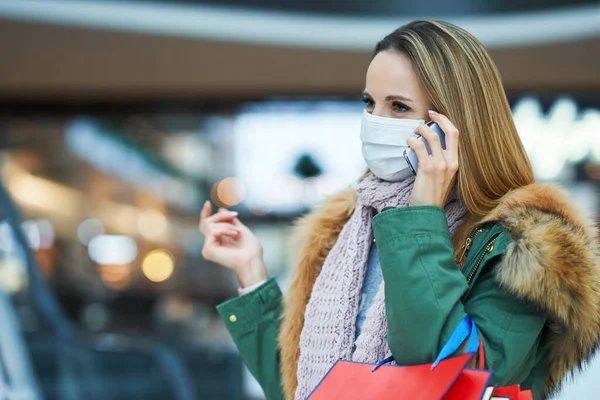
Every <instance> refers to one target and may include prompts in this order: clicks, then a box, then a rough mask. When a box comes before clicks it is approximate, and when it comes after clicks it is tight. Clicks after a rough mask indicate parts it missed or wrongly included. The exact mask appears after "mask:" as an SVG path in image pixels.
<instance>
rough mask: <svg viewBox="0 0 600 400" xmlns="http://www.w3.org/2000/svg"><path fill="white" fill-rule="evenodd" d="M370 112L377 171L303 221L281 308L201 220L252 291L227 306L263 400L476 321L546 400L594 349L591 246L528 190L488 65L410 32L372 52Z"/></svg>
mask: <svg viewBox="0 0 600 400" xmlns="http://www.w3.org/2000/svg"><path fill="white" fill-rule="evenodd" d="M364 100H365V103H366V109H365V114H364V116H363V124H362V128H361V139H362V140H363V155H364V156H365V160H366V162H367V165H368V166H369V167H370V171H372V173H371V172H369V173H368V174H367V175H366V176H365V177H363V179H361V180H360V181H359V183H358V185H357V188H355V189H353V190H349V191H347V192H345V193H341V194H339V195H336V196H333V197H332V198H330V199H328V200H327V201H326V202H325V204H324V205H323V206H322V207H321V208H320V210H318V211H316V212H314V213H313V214H311V215H309V216H307V217H305V218H304V219H303V220H301V221H300V222H299V224H298V226H297V237H298V238H299V242H298V248H299V249H300V254H299V257H298V264H297V267H296V270H295V272H294V274H295V275H294V278H293V281H292V284H291V287H290V289H289V293H288V296H287V300H286V302H285V305H284V302H283V299H282V295H281V292H280V290H279V287H278V286H277V284H276V283H275V281H274V280H273V279H267V271H266V269H265V266H264V263H263V260H262V249H261V246H260V243H259V242H258V240H257V239H256V237H255V236H254V235H253V234H252V233H251V232H250V230H248V228H247V227H245V226H244V225H243V224H242V223H241V222H240V221H239V220H238V219H237V217H236V214H235V213H232V212H229V211H227V210H220V211H219V212H218V213H216V214H214V215H211V214H212V211H211V206H210V205H209V204H207V205H205V207H204V209H203V211H202V215H201V222H200V228H201V230H202V232H204V234H205V235H206V243H205V246H204V249H203V254H204V256H205V257H206V258H207V259H209V260H212V261H215V262H217V263H220V264H222V265H224V266H226V267H229V268H231V269H232V270H234V271H235V272H236V274H237V276H238V279H239V282H240V285H241V287H242V289H241V295H240V296H239V297H237V298H235V299H232V300H229V301H228V302H226V303H224V304H222V305H220V306H219V307H218V309H219V312H220V313H221V315H222V316H223V319H224V321H225V324H226V325H227V328H228V329H229V331H230V333H231V335H232V336H233V339H234V340H235V342H236V344H237V346H238V348H239V350H240V353H241V354H242V357H243V359H244V360H245V362H246V364H247V365H248V367H249V369H250V371H251V372H252V373H253V375H254V376H255V377H256V379H257V380H258V382H259V383H260V384H261V386H262V388H263V389H264V391H265V394H266V396H267V398H269V399H282V398H285V399H293V398H295V399H304V398H306V397H307V396H308V395H309V394H310V392H311V391H312V390H313V389H314V387H315V386H316V385H317V384H318V382H319V381H320V379H321V378H322V377H323V376H324V374H325V373H326V372H327V370H328V369H329V368H330V367H331V366H332V364H333V363H334V362H335V361H336V360H338V359H351V360H355V361H360V362H376V361H378V360H381V359H383V358H385V357H386V356H389V355H392V356H393V357H394V359H395V360H396V362H397V363H398V364H405V365H410V364H419V363H429V362H432V361H433V360H434V359H435V358H436V355H437V354H438V353H439V351H440V349H441V348H442V347H443V346H444V344H445V343H446V341H447V340H448V338H449V336H450V335H451V334H452V332H453V331H454V329H455V328H456V326H457V325H458V323H459V322H460V321H461V319H463V317H465V316H466V315H468V316H470V317H471V318H472V319H473V320H474V321H475V325H476V327H477V330H478V333H479V336H480V337H481V338H482V339H483V344H484V349H485V354H486V358H485V368H486V369H489V370H493V371H494V375H493V380H494V382H493V383H495V384H498V385H512V384H521V386H522V387H523V388H526V389H531V390H532V391H533V393H534V396H535V398H536V399H542V398H546V397H548V396H549V395H550V394H552V393H553V392H555V391H556V390H557V389H558V388H559V387H560V384H561V382H562V381H563V378H564V377H565V376H566V375H568V374H569V373H570V372H571V371H573V370H575V369H577V368H578V367H580V366H581V365H582V363H583V362H584V361H585V360H586V359H588V357H589V356H590V355H591V353H592V352H593V351H594V350H595V348H596V347H597V345H598V341H599V336H600V328H599V327H600V272H599V268H598V258H597V256H596V254H597V251H598V246H597V243H596V241H597V238H596V233H595V230H594V228H593V227H592V223H591V221H587V220H586V219H585V218H583V217H582V216H581V214H580V213H579V212H578V211H577V210H576V209H575V208H574V207H573V206H572V205H571V204H570V202H569V200H568V199H567V197H566V195H565V194H564V193H563V192H562V191H561V190H559V189H558V188H556V187H553V186H550V185H538V184H535V183H534V177H533V172H532V169H531V166H530V164H529V161H528V159H527V156H526V154H525V151H524V149H523V146H522V144H521V141H520V139H519V136H518V134H517V132H516V129H515V126H514V123H513V120H512V117H511V113H510V108H509V105H508V102H507V100H506V96H505V94H504V90H503V87H502V83H501V81H500V78H499V76H498V72H497V70H496V68H495V66H494V63H493V61H492V60H491V58H490V56H489V55H488V54H487V52H486V51H485V49H484V48H483V46H482V45H481V44H480V43H479V42H478V41H477V39H475V38H474V37H473V36H472V35H470V34H469V33H467V32H465V31H464V30H462V29H460V28H458V27H456V26H454V25H452V24H449V23H444V22H439V21H415V22H412V23H410V24H408V25H406V26H404V27H401V28H400V29H398V30H396V31H395V32H393V33H391V34H390V35H388V36H387V37H385V38H384V39H383V40H382V41H381V42H380V43H378V44H377V46H376V48H375V54H374V57H373V59H372V61H371V64H370V66H369V68H368V71H367V75H366V87H365V92H364ZM429 110H431V111H429ZM426 120H427V121H433V122H435V123H437V124H438V125H439V126H440V127H441V128H442V130H443V131H444V132H445V134H446V146H447V147H446V148H445V149H443V148H442V146H441V144H440V140H439V139H438V136H437V135H436V133H435V132H434V131H433V130H432V129H431V128H430V127H429V126H427V125H424V124H423V122H424V121H426ZM459 132H460V135H459ZM415 133H416V134H417V135H421V136H423V137H424V138H425V139H426V140H427V142H428V143H429V145H430V147H431V155H429V154H428V152H427V150H426V149H425V147H424V145H423V143H422V142H421V141H419V140H417V138H416V137H415V135H414V134H415ZM403 142H404V143H403ZM402 145H408V146H410V148H411V149H413V150H414V151H415V153H416V154H417V156H418V160H419V168H418V173H417V176H416V178H413V177H412V176H411V173H410V172H408V171H409V169H408V166H407V163H406V161H404V158H403V157H402V154H403V149H402Z"/></svg>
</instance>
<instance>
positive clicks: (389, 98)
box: [363, 90, 414, 103]
mask: <svg viewBox="0 0 600 400" xmlns="http://www.w3.org/2000/svg"><path fill="white" fill-rule="evenodd" d="M363 96H366V97H372V96H371V95H370V94H369V93H368V92H367V91H366V90H365V91H364V92H363ZM385 100H386V101H394V100H401V101H407V102H408V101H410V102H413V103H414V101H413V100H412V99H411V98H410V97H406V96H402V95H401V94H391V95H389V96H386V98H385Z"/></svg>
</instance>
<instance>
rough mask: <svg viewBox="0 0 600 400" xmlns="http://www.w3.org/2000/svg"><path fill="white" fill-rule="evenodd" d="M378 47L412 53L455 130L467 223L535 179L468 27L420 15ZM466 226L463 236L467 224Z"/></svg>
mask: <svg viewBox="0 0 600 400" xmlns="http://www.w3.org/2000/svg"><path fill="white" fill-rule="evenodd" d="M381 51H396V52H399V53H401V54H404V55H406V56H408V57H409V58H410V59H411V61H412V65H413V68H414V69H415V72H416V74H417V76H418V78H419V80H420V82H421V85H422V87H423V88H424V90H425V92H426V94H427V96H428V98H429V100H430V101H431V103H432V104H433V107H434V109H435V110H436V111H438V112H440V113H442V114H444V115H446V116H447V117H448V118H449V119H450V121H452V123H453V124H454V126H456V128H457V129H458V130H459V132H460V137H459V141H460V142H459V146H458V147H459V149H458V159H459V171H458V180H457V182H458V193H459V196H460V198H461V200H462V201H463V203H464V205H465V207H466V209H467V214H468V218H467V223H465V225H472V224H473V223H474V222H475V221H477V220H479V219H481V218H482V217H484V216H485V215H487V214H488V213H489V212H490V211H491V210H492V209H493V208H494V207H496V205H497V204H498V202H499V199H500V198H501V197H502V196H504V195H505V194H506V193H508V192H509V191H510V190H512V189H516V188H519V187H522V186H526V185H528V184H530V183H533V182H534V175H533V170H532V168H531V164H530V162H529V159H528V157H527V154H526V152H525V149H524V147H523V144H522V142H521V140H520V138H519V135H518V133H517V129H516V127H515V124H514V121H513V118H512V115H511V111H510V106H509V104H508V101H507V99H506V94H505V93H504V88H503V86H502V81H501V80H500V75H499V73H498V70H497V68H496V65H495V64H494V62H493V61H492V59H491V57H490V55H489V54H488V52H487V51H486V50H485V48H484V47H483V45H482V44H481V43H480V42H479V41H478V40H477V39H476V38H475V37H474V36H473V35H471V34H470V33H468V32H467V31H465V30H464V29H462V28H459V27H458V26H456V25H453V24H450V23H447V22H441V21H436V20H417V21H413V22H411V23H409V24H407V25H405V26H402V27H400V28H399V29H397V30H395V31H394V32H392V33H390V34H389V35H387V36H386V37H385V38H384V39H383V40H381V41H380V42H379V43H378V44H377V46H376V47H375V51H374V56H375V55H377V54H378V53H379V52H381ZM463 228H464V229H460V230H459V231H460V232H461V233H457V235H458V236H462V238H460V239H463V238H464V235H465V234H466V232H467V231H468V230H469V229H470V226H465V227H463ZM455 236H456V235H455ZM455 244H456V242H455Z"/></svg>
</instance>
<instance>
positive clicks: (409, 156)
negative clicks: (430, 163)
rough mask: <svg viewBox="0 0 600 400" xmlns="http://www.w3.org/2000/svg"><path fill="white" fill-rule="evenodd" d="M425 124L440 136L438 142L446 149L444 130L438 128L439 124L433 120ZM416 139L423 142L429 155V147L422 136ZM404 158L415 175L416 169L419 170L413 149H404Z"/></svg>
mask: <svg viewBox="0 0 600 400" xmlns="http://www.w3.org/2000/svg"><path fill="white" fill-rule="evenodd" d="M427 125H428V126H429V127H430V128H431V129H433V131H434V132H435V133H437V135H438V136H439V138H440V144H441V145H442V149H444V150H446V135H445V134H444V131H442V128H440V127H439V125H438V124H436V123H434V122H429V123H427ZM418 140H420V141H421V142H423V143H425V148H426V149H427V153H429V154H430V155H431V149H430V148H429V144H428V143H427V140H425V138H424V137H423V136H420V137H419V139H418ZM404 158H405V159H406V162H407V163H408V166H409V167H410V169H411V171H412V173H413V174H414V175H417V171H418V170H419V159H418V158H417V154H416V153H415V152H414V151H413V149H411V148H409V149H407V150H404Z"/></svg>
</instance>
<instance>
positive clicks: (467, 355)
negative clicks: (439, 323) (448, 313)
mask: <svg viewBox="0 0 600 400" xmlns="http://www.w3.org/2000/svg"><path fill="white" fill-rule="evenodd" d="M467 338H468V342H467V345H466V347H465V349H464V354H462V355H459V356H455V357H451V356H452V354H454V353H455V352H456V351H457V350H458V349H459V348H460V346H461V345H462V344H463V343H464V342H465V340H466V339H467ZM480 348H482V346H480V339H479V336H478V335H477V329H475V324H474V322H473V321H472V320H471V318H469V317H468V316H467V317H465V318H464V319H463V320H462V321H461V322H460V324H459V326H458V327H457V328H456V330H455V331H454V333H453V334H452V336H451V337H450V339H449V340H448V342H447V343H446V345H445V346H444V348H443V349H442V351H441V352H440V355H439V356H438V357H437V359H436V360H435V361H434V362H433V363H431V364H422V365H412V366H398V365H385V364H387V363H389V362H391V361H393V358H391V357H390V358H388V359H385V360H382V361H380V362H379V363H377V364H365V363H357V362H352V361H338V362H336V363H335V365H334V366H333V367H332V368H331V369H330V370H329V372H328V373H327V374H326V375H325V377H324V378H323V379H322V380H321V382H320V383H319V385H318V386H317V387H316V388H315V389H314V390H313V392H312V393H311V395H310V396H309V399H310V400H330V399H344V400H358V399H361V400H363V399H366V398H370V399H375V398H376V399H378V400H380V399H381V400H385V399H390V400H392V399H393V400H398V399H411V400H442V399H449V400H453V399H461V400H469V399H474V400H475V399H476V400H480V399H481V398H482V396H483V393H484V392H485V390H486V389H487V387H488V382H489V380H490V376H491V372H486V371H474V370H469V371H468V372H467V373H465V374H464V375H463V372H465V368H466V366H467V365H468V363H469V362H470V360H471V359H472V357H473V353H475V352H477V351H478V350H479V349H480ZM455 386H456V387H455ZM451 393H453V394H452V396H458V397H450V398H448V397H446V396H447V395H448V394H451Z"/></svg>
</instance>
